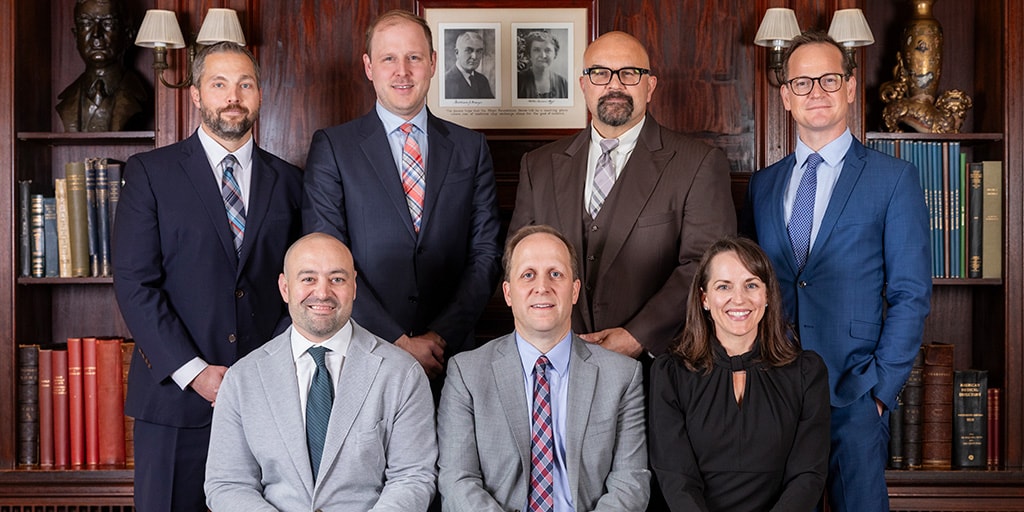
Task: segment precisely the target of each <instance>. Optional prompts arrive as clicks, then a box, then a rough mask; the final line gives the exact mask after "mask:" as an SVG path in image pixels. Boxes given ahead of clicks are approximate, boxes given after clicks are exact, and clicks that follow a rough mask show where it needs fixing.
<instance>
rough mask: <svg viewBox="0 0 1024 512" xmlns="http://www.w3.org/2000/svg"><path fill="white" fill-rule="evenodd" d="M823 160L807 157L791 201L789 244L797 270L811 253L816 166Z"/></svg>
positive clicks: (813, 156)
mask: <svg viewBox="0 0 1024 512" xmlns="http://www.w3.org/2000/svg"><path fill="white" fill-rule="evenodd" d="M824 161H825V160H824V159H823V158H821V155H819V154H817V153H811V155H810V156H808V157H807V170H805V171H804V175H803V177H801V178H800V184H799V185H798V186H797V188H796V199H795V200H794V201H793V213H792V214H791V215H790V216H789V227H788V230H789V243H791V244H792V245H793V256H794V257H795V258H796V266H797V269H799V270H803V269H804V265H806V264H807V256H808V254H809V253H810V252H811V226H813V225H814V195H815V193H816V192H817V189H818V166H819V165H821V163H822V162H824Z"/></svg>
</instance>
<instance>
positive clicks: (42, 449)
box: [39, 348, 53, 468]
mask: <svg viewBox="0 0 1024 512" xmlns="http://www.w3.org/2000/svg"><path fill="white" fill-rule="evenodd" d="M52 352H53V351H52V350H50V349H45V348H41V349H39V466H40V467H42V468H52V467H53V356H52V355H50V354H51V353H52Z"/></svg>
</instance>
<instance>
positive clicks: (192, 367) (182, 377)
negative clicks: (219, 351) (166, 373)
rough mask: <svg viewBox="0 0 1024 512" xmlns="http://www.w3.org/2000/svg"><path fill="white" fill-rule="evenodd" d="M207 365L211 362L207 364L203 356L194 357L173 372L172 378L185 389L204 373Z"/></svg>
mask: <svg viewBox="0 0 1024 512" xmlns="http://www.w3.org/2000/svg"><path fill="white" fill-rule="evenodd" d="M207 366H209V364H207V362H206V361H203V359H202V358H201V357H198V356H197V357H194V358H192V360H191V361H189V362H187V363H185V364H184V365H182V366H181V368H178V369H177V370H175V371H174V373H172V374H171V380H173V381H174V383H175V384H177V385H178V387H179V388H181V390H182V391H185V388H187V387H188V385H189V384H191V383H192V381H193V380H195V378H196V377H197V376H199V374H200V373H203V370H205V369H206V367H207Z"/></svg>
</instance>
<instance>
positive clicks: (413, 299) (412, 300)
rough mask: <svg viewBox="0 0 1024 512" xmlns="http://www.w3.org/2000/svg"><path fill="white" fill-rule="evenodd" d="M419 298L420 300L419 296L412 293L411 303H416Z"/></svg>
mask: <svg viewBox="0 0 1024 512" xmlns="http://www.w3.org/2000/svg"><path fill="white" fill-rule="evenodd" d="M418 300H419V298H417V297H416V296H415V295H410V296H409V303H411V304H416V302H417V301H418Z"/></svg>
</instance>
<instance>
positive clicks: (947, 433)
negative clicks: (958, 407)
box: [921, 343, 953, 469]
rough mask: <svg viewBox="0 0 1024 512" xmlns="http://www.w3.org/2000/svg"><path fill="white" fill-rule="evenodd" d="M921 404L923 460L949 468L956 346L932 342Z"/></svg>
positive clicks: (926, 357) (930, 466)
mask: <svg viewBox="0 0 1024 512" xmlns="http://www.w3.org/2000/svg"><path fill="white" fill-rule="evenodd" d="M922 381H923V389H924V393H923V397H922V403H921V412H922V417H921V427H922V428H921V432H922V434H921V463H922V466H923V467H924V468H925V469H949V468H950V463H951V459H952V449H953V446H952V444H953V345H950V344H946V343H930V344H928V346H927V348H926V350H925V355H924V375H923V377H922Z"/></svg>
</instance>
